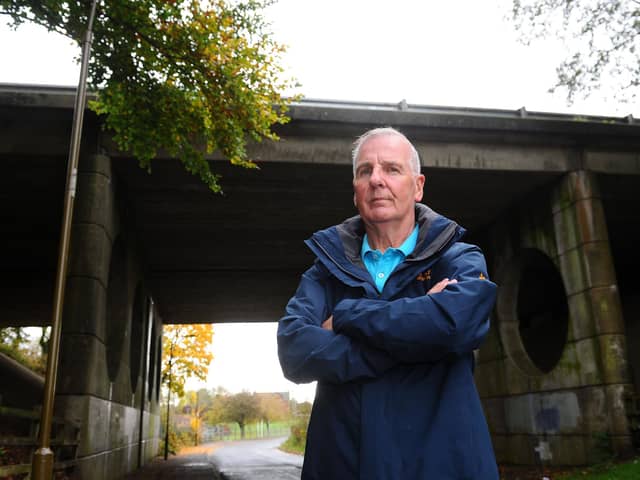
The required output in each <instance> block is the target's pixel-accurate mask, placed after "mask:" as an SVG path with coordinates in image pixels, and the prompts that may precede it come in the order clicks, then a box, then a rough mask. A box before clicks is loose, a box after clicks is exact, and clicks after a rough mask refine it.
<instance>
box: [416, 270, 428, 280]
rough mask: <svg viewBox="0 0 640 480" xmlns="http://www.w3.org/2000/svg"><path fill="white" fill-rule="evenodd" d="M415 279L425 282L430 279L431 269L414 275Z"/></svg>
mask: <svg viewBox="0 0 640 480" xmlns="http://www.w3.org/2000/svg"><path fill="white" fill-rule="evenodd" d="M416 280H419V281H420V282H427V281H429V280H431V269H429V270H427V271H426V272H422V273H421V274H420V275H418V276H417V277H416Z"/></svg>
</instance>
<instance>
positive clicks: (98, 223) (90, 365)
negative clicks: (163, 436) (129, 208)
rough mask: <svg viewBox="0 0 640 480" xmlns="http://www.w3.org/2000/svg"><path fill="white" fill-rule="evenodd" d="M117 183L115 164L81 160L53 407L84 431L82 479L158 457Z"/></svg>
mask: <svg viewBox="0 0 640 480" xmlns="http://www.w3.org/2000/svg"><path fill="white" fill-rule="evenodd" d="M114 183H115V182H114V177H113V173H112V170H111V160H110V158H109V157H107V156H104V155H93V156H90V157H86V158H83V159H81V162H80V166H79V172H78V191H77V197H76V201H75V210H74V216H73V226H72V237H71V245H70V256H69V269H68V277H67V287H66V291H65V306H64V311H63V326H62V338H61V356H60V364H59V369H58V380H57V388H56V401H55V402H56V404H55V408H56V413H57V415H58V416H60V417H63V418H65V419H66V420H67V422H69V423H71V424H74V425H76V426H77V427H78V428H79V429H80V438H79V448H78V452H77V459H78V464H77V465H78V466H77V472H76V473H77V475H78V477H79V478H95V479H99V480H107V479H115V478H121V477H122V476H123V475H124V474H126V473H127V472H129V471H131V470H133V469H135V468H137V466H138V463H139V449H140V448H142V449H143V450H144V453H143V455H142V457H143V459H142V460H143V461H144V459H146V458H149V457H150V456H153V455H154V454H155V453H157V452H156V451H152V448H149V446H153V445H157V441H154V438H155V439H157V437H158V426H157V424H158V418H159V416H158V409H157V402H149V401H146V400H147V399H143V398H142V384H143V382H141V381H140V377H141V376H143V375H144V374H145V373H144V372H142V369H141V368H140V366H139V361H140V359H141V356H142V352H143V343H144V342H145V341H146V338H147V335H143V334H142V332H146V330H147V329H145V324H146V322H147V318H146V314H145V309H144V308H141V306H142V305H145V304H146V302H147V301H148V297H147V292H146V291H145V289H144V288H143V287H142V286H141V285H142V275H141V272H140V268H139V267H138V265H139V261H138V258H137V256H136V252H135V248H134V245H133V243H134V242H133V241H132V240H131V238H132V234H131V232H129V231H127V228H126V226H125V222H123V221H122V220H121V218H120V216H119V209H118V208H117V204H118V197H117V192H116V188H115V187H114ZM136 291H138V292H139V293H138V301H137V306H136V308H134V303H135V302H134V300H135V297H136V295H135V294H136ZM134 316H135V318H133V317H134ZM132 322H136V324H135V326H133V325H132ZM132 337H133V338H132ZM132 342H137V343H136V344H132ZM132 358H133V360H132ZM132 363H134V369H133V371H132V370H131V368H130V365H131V364H132ZM134 385H135V388H134ZM144 407H146V408H147V412H145V415H144V420H143V421H144V422H145V425H144V428H142V429H141V428H140V422H141V419H142V418H143V416H142V415H141V408H144ZM140 432H142V435H143V438H142V441H141V438H140V434H141V433H140Z"/></svg>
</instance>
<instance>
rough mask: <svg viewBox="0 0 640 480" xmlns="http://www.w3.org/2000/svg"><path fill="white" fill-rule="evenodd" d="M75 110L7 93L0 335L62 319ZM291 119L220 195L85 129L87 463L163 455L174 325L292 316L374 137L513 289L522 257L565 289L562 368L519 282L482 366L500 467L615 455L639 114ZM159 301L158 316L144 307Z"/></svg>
mask: <svg viewBox="0 0 640 480" xmlns="http://www.w3.org/2000/svg"><path fill="white" fill-rule="evenodd" d="M72 104H73V96H72V91H71V90H68V89H67V90H65V89H56V88H47V87H15V86H12V87H2V86H0V126H2V128H0V168H2V172H3V175H0V199H2V200H3V201H2V202H0V233H1V235H0V271H1V272H2V275H0V325H42V324H47V323H48V322H49V321H50V315H51V313H50V312H51V297H52V290H53V288H52V282H53V272H54V271H55V268H56V259H57V249H56V247H57V242H58V235H59V229H60V218H61V211H62V198H63V185H64V178H65V171H64V169H65V161H66V157H67V149H68V141H69V135H70V126H71V118H72V113H71V107H72ZM291 114H292V121H291V122H290V123H289V124H287V125H285V126H282V127H279V128H278V132H279V134H280V135H281V137H282V141H281V142H279V143H270V142H265V143H262V144H259V145H252V146H250V152H251V154H252V156H253V158H255V159H256V161H257V162H258V165H259V166H260V170H240V169H237V168H235V167H231V166H229V165H228V164H227V163H226V162H224V161H222V159H221V158H219V157H218V156H215V155H214V156H212V157H211V165H212V167H213V168H214V170H215V171H216V172H217V173H221V174H222V175H223V178H222V183H223V186H224V189H225V195H224V196H216V195H213V194H211V193H210V192H209V191H208V190H207V189H206V188H205V187H204V186H203V185H202V184H201V183H200V181H199V180H197V179H195V178H193V177H191V176H190V175H188V174H187V173H185V172H184V170H183V168H182V167H181V165H180V164H179V163H178V162H177V161H176V160H175V159H169V158H164V156H162V155H161V157H162V158H159V159H158V160H157V161H155V162H154V164H153V172H152V174H151V175H148V174H147V173H146V172H144V171H142V170H141V169H139V168H138V166H137V162H136V161H135V160H134V159H132V158H130V157H128V156H127V155H126V154H123V153H122V152H118V151H117V149H115V148H114V146H113V143H112V142H111V140H110V137H109V133H108V132H103V131H102V130H101V128H100V121H99V119H98V118H97V117H96V116H95V115H93V114H90V113H89V114H87V115H86V116H85V122H86V129H85V132H84V135H83V146H82V159H81V165H80V167H81V171H80V174H79V177H78V179H79V186H78V200H77V202H76V215H75V217H74V218H75V221H74V222H75V223H74V227H73V239H72V258H71V263H70V266H71V269H70V277H69V282H68V288H67V292H66V307H65V312H64V316H65V317H64V318H65V319H64V325H65V326H64V331H63V340H62V343H63V352H62V357H61V363H60V376H59V380H58V386H59V388H58V399H59V402H58V403H59V404H60V405H63V406H64V405H67V407H64V408H68V409H72V410H75V409H77V411H78V412H84V413H83V415H85V416H86V415H92V420H91V421H89V420H88V418H87V419H86V421H87V423H89V424H91V425H93V423H91V422H92V421H94V420H95V422H96V425H95V434H96V435H101V436H102V437H101V440H100V441H103V442H105V443H104V445H101V446H98V445H97V444H98V443H100V441H97V442H93V440H91V441H88V440H87V441H88V443H87V444H86V445H84V446H83V448H84V450H83V452H87V456H84V457H82V464H83V465H85V466H86V468H87V471H89V469H90V468H95V471H97V472H100V475H102V478H111V477H110V475H112V474H114V472H115V471H116V470H117V471H118V473H121V471H120V470H119V469H120V468H124V469H127V468H132V466H133V465H134V463H135V462H136V461H137V457H138V454H137V452H139V451H140V449H143V450H144V454H143V455H142V460H143V461H144V459H145V458H148V457H149V456H150V455H152V453H153V451H152V450H153V448H154V442H157V436H158V433H157V432H158V430H157V428H159V426H158V425H157V421H156V420H154V419H156V418H157V400H158V389H159V384H158V379H159V369H158V365H157V358H158V352H159V351H160V342H159V340H160V335H161V330H162V328H161V326H162V323H163V322H167V323H180V322H222V321H225V322H228V321H274V320H276V319H277V318H278V317H279V316H280V314H281V312H282V308H283V306H284V304H285V302H286V301H287V299H288V298H289V296H290V295H291V294H292V293H293V290H294V288H295V285H296V284H297V281H298V279H299V277H300V275H301V273H302V272H303V271H304V269H305V268H307V267H308V266H309V265H310V264H311V262H312V260H313V259H312V258H311V255H310V253H309V252H308V251H307V250H306V248H305V247H304V245H303V240H304V239H305V238H307V237H308V236H309V235H310V234H311V233H312V232H313V231H315V230H317V229H319V228H323V227H327V226H329V225H332V224H335V223H336V222H339V221H341V220H342V219H344V218H346V217H348V216H351V215H353V214H354V213H355V211H354V208H353V204H352V186H351V166H350V160H349V148H350V144H351V142H352V141H353V140H354V139H355V138H356V136H357V135H359V134H361V133H362V132H363V131H365V130H366V129H368V128H370V127H374V126H382V125H393V126H396V127H399V128H400V129H401V130H402V131H404V132H405V133H406V134H407V135H408V136H409V137H410V138H411V139H412V140H413V141H414V142H415V143H416V145H417V148H418V150H419V151H420V153H421V155H422V162H423V166H424V167H425V168H424V173H425V174H426V177H427V181H426V187H425V203H427V204H428V205H429V206H431V207H432V208H434V209H435V210H437V211H439V212H440V213H443V214H445V215H447V216H449V217H451V218H453V219H455V220H456V221H458V222H459V223H460V224H461V225H463V226H465V227H466V228H467V229H468V232H469V233H468V237H467V239H468V240H469V241H471V242H475V243H478V244H480V246H481V247H483V249H484V251H485V253H486V255H487V258H488V260H489V264H490V272H489V273H490V275H491V276H492V278H494V279H496V280H497V281H498V283H499V285H500V286H501V291H502V292H504V291H505V290H506V291H508V290H509V288H510V287H511V286H512V283H513V282H516V281H517V280H519V278H518V270H517V269H513V268H512V269H511V270H510V268H509V267H510V265H511V263H512V260H513V259H514V258H517V257H518V255H520V251H521V249H523V248H527V249H535V250H537V251H539V252H542V254H544V255H546V256H547V257H548V258H549V259H550V260H549V261H550V262H551V263H552V268H553V269H554V271H555V270H557V271H558V272H559V274H560V275H561V277H562V284H563V287H564V291H565V293H566V304H567V305H566V308H567V311H568V315H567V317H568V318H567V319H566V320H567V324H566V326H567V328H566V345H565V346H564V348H563V349H562V351H561V352H560V354H559V360H558V363H557V365H555V366H553V368H552V369H551V370H550V371H549V372H548V373H546V374H541V372H540V371H539V368H538V367H537V366H536V364H535V362H532V361H531V358H529V354H530V353H531V352H527V349H526V347H524V346H523V345H522V342H523V339H522V335H521V331H520V325H519V323H518V318H517V315H518V308H517V306H518V304H517V300H518V299H517V297H518V295H519V292H518V290H517V288H512V289H511V296H512V298H511V303H510V304H509V302H507V304H506V307H505V306H504V305H502V306H503V307H504V309H502V310H501V309H500V308H499V310H498V315H496V318H495V320H494V328H493V329H492V331H491V332H490V334H489V337H488V339H487V342H486V343H485V345H484V346H483V348H482V350H481V351H480V352H479V354H478V368H477V380H478V382H477V383H478V388H479V390H480V392H481V394H482V396H483V399H484V401H485V407H486V410H487V412H488V413H487V415H488V417H489V421H490V424H491V428H492V430H493V433H494V442H495V445H496V451H497V452H498V457H499V458H500V459H506V460H508V461H510V462H513V463H527V462H535V461H536V455H538V453H536V450H534V449H535V448H538V447H539V446H540V442H541V441H544V442H545V447H544V448H542V447H540V448H539V449H538V450H537V451H538V452H542V451H543V450H544V451H545V452H546V451H547V450H548V451H549V452H550V454H551V455H552V457H551V458H552V460H551V461H553V462H566V463H580V462H583V461H588V459H589V458H591V453H592V451H593V450H594V449H596V448H598V446H597V443H596V442H594V440H593V438H592V434H593V433H594V432H595V433H596V434H598V435H605V436H608V437H607V438H608V439H609V440H610V442H611V445H612V446H613V448H614V449H615V450H616V451H620V452H622V451H624V450H625V448H626V447H628V441H629V435H628V431H627V430H626V429H627V427H626V426H625V422H626V420H625V415H624V407H623V406H621V405H623V404H622V401H623V397H624V396H625V395H626V394H627V393H629V391H630V390H632V389H633V388H634V387H635V389H640V387H639V381H638V378H639V374H638V373H637V372H640V357H638V355H636V354H633V353H630V352H637V351H640V348H636V347H637V346H638V345H637V344H638V340H637V338H638V336H635V337H633V338H631V337H629V336H628V335H629V333H628V332H636V331H638V329H639V328H640V327H638V318H640V315H638V312H639V311H640V307H639V305H640V302H639V301H638V294H637V292H638V291H640V281H639V280H638V275H637V272H638V270H640V255H639V254H638V248H637V239H638V238H640V218H639V212H638V208H637V205H638V204H639V201H640V189H639V188H638V178H640V177H639V176H638V175H639V174H640V169H639V161H638V154H639V152H640V134H639V131H640V122H638V121H637V120H632V121H629V119H611V118H599V117H586V118H574V117H572V116H568V115H552V114H535V113H531V112H513V111H512V112H509V111H499V110H479V109H455V108H434V107H409V108H407V109H399V108H398V107H397V106H396V105H380V104H379V105H373V104H371V105H369V104H348V103H340V102H314V101H305V102H302V103H300V104H297V105H294V106H293V108H292V110H291ZM547 271H548V270H547ZM509 275H512V276H513V282H510V281H509V280H510V279H509ZM543 277H544V275H543ZM545 280H546V279H545V278H541V280H540V282H544V281H545ZM514 284H515V283H514ZM530 284H531V285H530V286H529V287H527V289H528V288H531V289H534V288H535V282H530ZM140 292H143V293H140ZM534 293H535V292H534ZM530 297H531V295H530V292H529V298H530ZM140 298H142V300H140ZM136 299H138V300H136ZM150 299H153V302H154V306H153V308H151V309H150V310H149V311H150V312H151V314H150V318H147V317H146V316H145V314H144V313H143V312H144V311H145V308H143V307H141V306H140V305H141V302H142V304H144V305H146V304H149V303H150V302H151V300H150ZM136 302H137V303H136ZM505 311H507V312H510V313H508V314H507V316H505V315H504V312H505ZM514 312H515V313H514ZM534 313H535V312H534ZM508 315H511V320H510V321H508V320H507V321H505V319H506V318H507V317H508ZM533 317H535V315H534V316H532V318H533ZM534 320H535V318H533V320H532V322H533V323H535V321H534ZM563 324H564V323H563ZM561 334H564V332H561ZM625 335H627V336H626V337H625ZM560 337H562V335H560V336H559V337H558V338H560ZM630 346H631V347H633V348H629V347H630ZM629 369H631V370H632V373H631V374H630V373H629ZM631 380H634V383H635V385H632V384H631ZM572 394H575V399H576V400H575V402H574V400H567V399H573V397H572V396H571V395H572ZM65 398H67V399H68V401H67V400H65ZM507 399H508V402H507V403H505V401H506V400H507ZM65 402H66V403H65ZM536 402H537V403H538V404H540V402H542V404H543V405H545V407H544V409H542V410H540V409H538V410H536V408H537V407H534V405H535V404H536ZM514 405H515V406H516V407H514ZM522 405H527V406H528V407H527V408H528V410H526V411H527V415H528V417H527V418H529V419H533V420H532V422H533V423H531V422H530V423H528V424H527V425H528V427H527V428H529V431H522V429H521V428H518V429H516V428H515V427H516V426H518V427H522V426H523V425H516V424H515V423H514V420H513V412H512V411H511V409H512V408H516V410H518V409H520V410H522V408H524V407H522ZM575 405H577V409H578V412H579V417H578V420H577V424H576V426H575V427H572V426H570V425H573V423H571V422H569V423H563V422H564V420H561V421H559V423H558V429H557V431H556V430H554V429H549V428H547V427H548V426H549V425H555V424H554V423H553V421H554V419H555V418H556V413H553V412H555V411H557V412H558V414H557V415H560V412H563V413H562V415H565V414H566V412H567V411H569V410H570V411H571V412H572V415H573V413H575V412H573V411H572V410H571V409H570V408H569V407H570V406H572V407H571V408H573V407H574V406H575ZM61 408H63V407H61ZM129 409H131V410H129ZM554 409H555V410H554ZM134 412H144V415H145V417H148V419H149V420H148V421H147V420H144V419H143V420H142V421H140V420H138V424H140V423H142V424H143V428H142V430H143V433H142V435H140V433H138V437H135V435H132V434H131V432H130V431H129V430H126V429H130V428H131V427H132V424H133V423H134V422H135V415H134ZM541 412H542V413H541ZM63 413H64V412H63ZM538 417H539V418H540V419H541V420H540V422H538V423H535V422H536V419H537V418H538ZM139 418H142V415H140V416H139ZM558 418H559V417H558ZM568 418H569V420H571V421H573V420H572V419H574V417H573V416H569V417H568ZM107 419H108V420H107ZM80 421H81V422H82V421H83V420H80ZM567 421H568V420H567ZM111 422H113V425H114V426H113V429H112V427H111V426H110V425H111ZM108 425H109V426H108ZM527 425H525V426H527ZM540 425H542V426H545V428H542V431H543V434H542V437H543V438H540V431H541V427H540ZM138 426H139V425H138ZM534 427H535V428H534ZM136 428H137V427H135V426H134V430H135V429H136ZM546 430H550V431H551V430H553V432H555V433H549V432H547V431H546ZM136 431H138V432H139V431H140V429H139V428H137V430H136ZM83 438H84V439H85V440H86V439H87V438H88V434H87V435H85V437H83ZM136 438H137V440H136ZM94 443H95V444H94ZM96 448H105V449H106V450H104V454H102V453H100V454H99V452H98V451H97V450H95V449H96ZM545 449H546V450H545ZM90 451H93V452H94V454H90V453H88V452H90ZM112 462H115V464H116V467H115V469H114V470H113V471H110V470H109V465H110V464H112ZM83 468H85V467H83Z"/></svg>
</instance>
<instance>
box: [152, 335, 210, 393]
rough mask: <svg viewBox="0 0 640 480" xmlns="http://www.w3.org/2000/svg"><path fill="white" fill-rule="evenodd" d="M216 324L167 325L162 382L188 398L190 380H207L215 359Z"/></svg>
mask: <svg viewBox="0 0 640 480" xmlns="http://www.w3.org/2000/svg"><path fill="white" fill-rule="evenodd" d="M212 341H213V325H211V324H194V325H165V326H164V329H163V334H162V383H163V385H165V386H169V383H170V384H171V391H172V392H174V393H176V394H177V395H178V396H180V397H181V396H183V395H184V384H185V381H186V379H187V378H189V377H194V378H197V379H199V380H206V378H207V373H208V372H209V364H210V363H211V361H212V360H213V353H211V348H210V347H211V343H212Z"/></svg>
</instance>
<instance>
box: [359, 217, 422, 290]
mask: <svg viewBox="0 0 640 480" xmlns="http://www.w3.org/2000/svg"><path fill="white" fill-rule="evenodd" d="M417 241H418V225H417V224H416V226H415V228H414V229H413V232H411V234H410V235H409V236H408V237H407V239H406V240H405V241H404V242H402V245H400V247H399V248H387V249H386V250H385V252H384V254H383V253H381V252H380V250H372V249H371V247H370V246H369V239H368V237H367V234H366V233H365V234H364V238H363V239H362V249H361V250H360V256H361V257H362V261H363V262H364V266H365V267H367V270H368V271H369V273H370V274H371V277H372V278H373V280H374V282H375V284H376V288H377V289H378V291H379V292H382V289H383V288H384V284H385V283H387V278H389V275H391V272H393V270H394V269H395V268H396V267H397V266H398V265H400V264H401V263H402V262H403V261H404V259H405V258H406V257H407V255H409V254H410V253H411V252H413V249H414V248H416V242H417Z"/></svg>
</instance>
